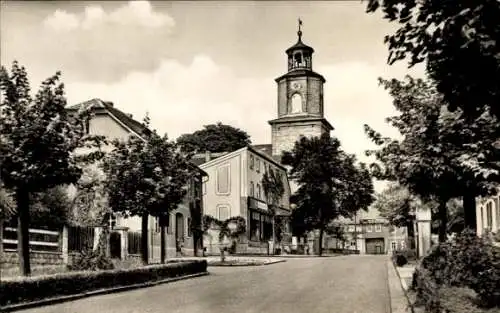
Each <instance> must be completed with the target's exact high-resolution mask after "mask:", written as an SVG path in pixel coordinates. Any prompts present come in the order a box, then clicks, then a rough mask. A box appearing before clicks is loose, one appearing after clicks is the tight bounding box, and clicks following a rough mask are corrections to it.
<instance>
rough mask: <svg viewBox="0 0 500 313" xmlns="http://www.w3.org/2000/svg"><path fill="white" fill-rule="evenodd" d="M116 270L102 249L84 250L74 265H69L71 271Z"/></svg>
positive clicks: (74, 260) (78, 255)
mask: <svg viewBox="0 0 500 313" xmlns="http://www.w3.org/2000/svg"><path fill="white" fill-rule="evenodd" d="M113 268H114V264H113V262H112V261H111V258H109V257H107V256H106V255H105V254H104V253H102V251H101V250H100V249H98V250H95V251H94V250H92V249H88V250H84V251H82V252H80V253H78V254H77V255H76V256H75V258H74V259H73V262H72V264H70V265H68V269H69V270H70V271H98V270H110V269H113Z"/></svg>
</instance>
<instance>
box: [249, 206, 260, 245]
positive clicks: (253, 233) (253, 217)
mask: <svg viewBox="0 0 500 313" xmlns="http://www.w3.org/2000/svg"><path fill="white" fill-rule="evenodd" d="M259 239H260V213H258V212H251V213H250V240H252V241H259Z"/></svg>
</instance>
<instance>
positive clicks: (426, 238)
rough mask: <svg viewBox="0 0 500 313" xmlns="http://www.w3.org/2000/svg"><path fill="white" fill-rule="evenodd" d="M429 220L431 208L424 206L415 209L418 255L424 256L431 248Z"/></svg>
mask: <svg viewBox="0 0 500 313" xmlns="http://www.w3.org/2000/svg"><path fill="white" fill-rule="evenodd" d="M431 221H432V220H431V210H429V209H424V208H418V209H417V212H416V222H417V225H418V235H417V240H418V251H417V253H418V257H424V256H425V255H426V254H427V252H428V251H429V249H430V248H431Z"/></svg>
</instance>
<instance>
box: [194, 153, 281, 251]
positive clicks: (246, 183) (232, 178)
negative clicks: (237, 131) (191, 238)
mask: <svg viewBox="0 0 500 313" xmlns="http://www.w3.org/2000/svg"><path fill="white" fill-rule="evenodd" d="M212 157H215V158H213V159H212ZM193 162H195V163H196V164H199V167H200V168H201V169H202V170H203V171H205V172H206V173H207V174H208V176H209V179H208V180H207V181H205V182H204V184H203V203H204V208H203V214H206V215H211V216H213V217H215V218H217V219H219V220H221V221H224V220H226V219H228V218H229V217H236V216H241V217H243V218H244V219H245V221H246V225H247V234H246V235H245V236H243V237H242V238H241V240H240V241H239V243H238V245H237V251H236V252H237V253H268V248H269V241H271V240H272V237H273V225H272V215H271V214H270V212H269V208H268V205H267V199H266V196H265V194H264V190H263V187H262V177H263V176H264V173H265V172H266V171H267V172H269V171H270V170H273V171H274V172H277V173H279V174H280V175H281V177H282V179H283V185H284V187H285V192H284V194H283V197H282V199H281V201H280V203H279V205H280V208H279V212H278V213H277V215H283V216H289V215H290V203H289V198H290V185H289V182H288V178H287V174H286V169H285V168H284V167H283V166H282V165H281V164H279V163H278V162H276V161H275V160H274V159H273V158H272V157H271V156H270V155H267V154H265V153H263V152H260V151H258V150H257V149H255V148H253V147H244V148H241V149H238V150H236V151H233V152H230V153H217V154H211V153H209V152H207V153H206V154H199V155H195V157H194V158H193ZM217 234H218V233H217V231H215V230H212V231H211V232H209V234H207V235H206V236H205V239H204V247H205V248H206V249H207V253H208V254H215V253H219V240H218V236H217Z"/></svg>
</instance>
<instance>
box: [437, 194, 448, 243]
mask: <svg viewBox="0 0 500 313" xmlns="http://www.w3.org/2000/svg"><path fill="white" fill-rule="evenodd" d="M446 202H448V201H446V200H440V201H439V207H438V217H439V232H438V233H439V242H445V241H446V239H447V237H448V236H447V235H446V230H447V226H448V208H447V207H446Z"/></svg>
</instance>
